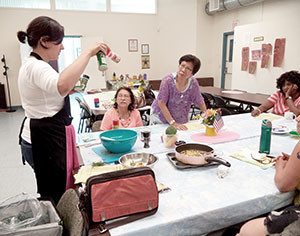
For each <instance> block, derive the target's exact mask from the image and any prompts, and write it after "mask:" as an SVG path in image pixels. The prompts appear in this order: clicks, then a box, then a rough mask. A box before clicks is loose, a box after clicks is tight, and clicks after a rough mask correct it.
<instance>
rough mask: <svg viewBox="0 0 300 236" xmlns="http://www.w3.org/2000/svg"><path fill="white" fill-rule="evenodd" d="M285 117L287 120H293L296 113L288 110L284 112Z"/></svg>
mask: <svg viewBox="0 0 300 236" xmlns="http://www.w3.org/2000/svg"><path fill="white" fill-rule="evenodd" d="M284 118H285V119H287V120H293V119H295V118H296V115H295V114H294V113H293V112H290V111H287V112H285V113H284Z"/></svg>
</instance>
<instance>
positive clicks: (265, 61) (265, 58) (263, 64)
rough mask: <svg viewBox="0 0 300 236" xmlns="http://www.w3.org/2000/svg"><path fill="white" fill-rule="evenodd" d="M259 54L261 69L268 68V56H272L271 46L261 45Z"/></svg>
mask: <svg viewBox="0 0 300 236" xmlns="http://www.w3.org/2000/svg"><path fill="white" fill-rule="evenodd" d="M261 53H262V59H261V66H260V67H261V68H268V66H269V61H270V55H272V44H270V43H268V44H262V45H261Z"/></svg>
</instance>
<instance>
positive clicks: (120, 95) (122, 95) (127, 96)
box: [117, 94, 130, 98]
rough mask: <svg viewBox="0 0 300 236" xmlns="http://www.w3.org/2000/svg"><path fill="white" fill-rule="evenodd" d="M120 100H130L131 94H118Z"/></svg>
mask: <svg viewBox="0 0 300 236" xmlns="http://www.w3.org/2000/svg"><path fill="white" fill-rule="evenodd" d="M117 97H118V98H130V95H129V94H118V96H117Z"/></svg>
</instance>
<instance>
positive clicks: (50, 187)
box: [21, 53, 72, 204]
mask: <svg viewBox="0 0 300 236" xmlns="http://www.w3.org/2000/svg"><path fill="white" fill-rule="evenodd" d="M30 55H31V56H34V57H36V58H37V59H39V60H42V58H41V57H40V56H39V55H38V54H36V53H31V54H30ZM64 100H65V101H64V106H63V108H62V109H61V110H60V111H59V112H58V113H56V114H55V115H54V116H53V117H47V118H42V119H30V135H31V145H32V154H33V161H34V171H35V176H36V180H37V192H38V193H39V194H40V195H41V198H50V199H53V200H54V202H55V203H56V204H57V203H58V201H59V199H60V197H61V196H62V194H63V193H64V192H65V188H66V178H67V171H66V170H67V168H66V159H67V158H66V153H67V152H66V131H65V126H68V125H70V124H71V122H72V117H71V112H70V100H69V96H66V97H65V99H64ZM25 119H26V118H25ZM21 132H22V128H21Z"/></svg>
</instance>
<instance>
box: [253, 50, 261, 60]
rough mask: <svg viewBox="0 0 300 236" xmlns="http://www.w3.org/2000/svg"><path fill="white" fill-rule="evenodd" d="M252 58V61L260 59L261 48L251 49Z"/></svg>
mask: <svg viewBox="0 0 300 236" xmlns="http://www.w3.org/2000/svg"><path fill="white" fill-rule="evenodd" d="M251 53H252V60H253V61H260V59H261V50H260V49H259V50H252V51H251Z"/></svg>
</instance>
